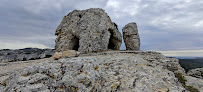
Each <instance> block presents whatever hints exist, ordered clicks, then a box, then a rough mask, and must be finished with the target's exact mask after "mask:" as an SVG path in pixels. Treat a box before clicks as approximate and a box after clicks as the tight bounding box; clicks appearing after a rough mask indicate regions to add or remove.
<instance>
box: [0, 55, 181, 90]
mask: <svg viewBox="0 0 203 92" xmlns="http://www.w3.org/2000/svg"><path fill="white" fill-rule="evenodd" d="M166 61H170V59H168V58H166V57H164V56H163V55H161V54H160V53H156V52H111V53H108V52H107V53H94V54H92V56H85V55H83V56H80V57H74V58H63V59H59V60H49V61H45V62H42V63H39V64H37V65H33V66H29V67H27V68H25V69H24V70H22V71H19V72H15V73H13V74H11V75H10V77H9V78H8V79H6V80H4V81H3V82H2V83H1V84H0V90H3V91H15V90H16V91H22V92H28V91H51V92H53V91H67V92H70V91H71V92H73V91H78V92H89V91H91V92H95V91H99V92H110V91H116V92H182V91H184V90H185V89H184V87H182V85H181V83H179V82H178V79H177V78H175V76H174V73H173V72H172V71H169V70H168V69H167V67H165V66H163V64H167V63H165V62H166ZM170 62H174V61H170ZM169 67H170V66H169ZM177 69H178V68H177Z"/></svg>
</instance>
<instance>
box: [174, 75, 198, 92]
mask: <svg viewBox="0 0 203 92" xmlns="http://www.w3.org/2000/svg"><path fill="white" fill-rule="evenodd" d="M175 77H176V78H178V81H179V82H180V83H181V84H182V85H183V87H184V88H185V89H186V90H188V91H190V92H200V91H199V90H198V89H197V88H195V87H193V86H187V85H186V82H187V80H186V79H185V77H184V76H183V75H182V74H181V73H175Z"/></svg>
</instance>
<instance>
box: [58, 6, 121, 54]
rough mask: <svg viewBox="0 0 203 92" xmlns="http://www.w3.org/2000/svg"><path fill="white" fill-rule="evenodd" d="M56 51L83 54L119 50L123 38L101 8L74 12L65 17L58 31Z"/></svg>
mask: <svg viewBox="0 0 203 92" xmlns="http://www.w3.org/2000/svg"><path fill="white" fill-rule="evenodd" d="M55 34H56V35H57V38H56V40H55V42H56V45H55V50H56V51H57V52H60V51H66V50H76V51H80V52H81V53H87V52H97V51H105V50H107V49H113V50H119V49H120V46H121V43H122V37H121V33H120V32H119V31H118V28H117V25H116V24H115V23H113V22H112V21H111V19H110V17H109V16H108V15H107V14H106V13H105V12H104V10H102V9H100V8H91V9H87V10H74V11H72V12H70V13H69V14H68V15H66V16H64V18H63V20H62V22H61V24H60V25H59V26H58V28H57V29H56V33H55Z"/></svg>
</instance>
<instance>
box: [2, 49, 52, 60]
mask: <svg viewBox="0 0 203 92" xmlns="http://www.w3.org/2000/svg"><path fill="white" fill-rule="evenodd" d="M53 54H54V50H53V49H38V48H25V49H18V50H9V49H5V50H0V63H3V62H14V61H27V60H35V59H43V58H49V57H52V55H53Z"/></svg>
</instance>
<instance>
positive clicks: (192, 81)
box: [185, 76, 203, 92]
mask: <svg viewBox="0 0 203 92" xmlns="http://www.w3.org/2000/svg"><path fill="white" fill-rule="evenodd" d="M185 78H186V80H187V82H186V85H188V86H193V87H195V88H197V89H198V90H199V91H200V92H203V79H200V78H195V77H191V76H185Z"/></svg>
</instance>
